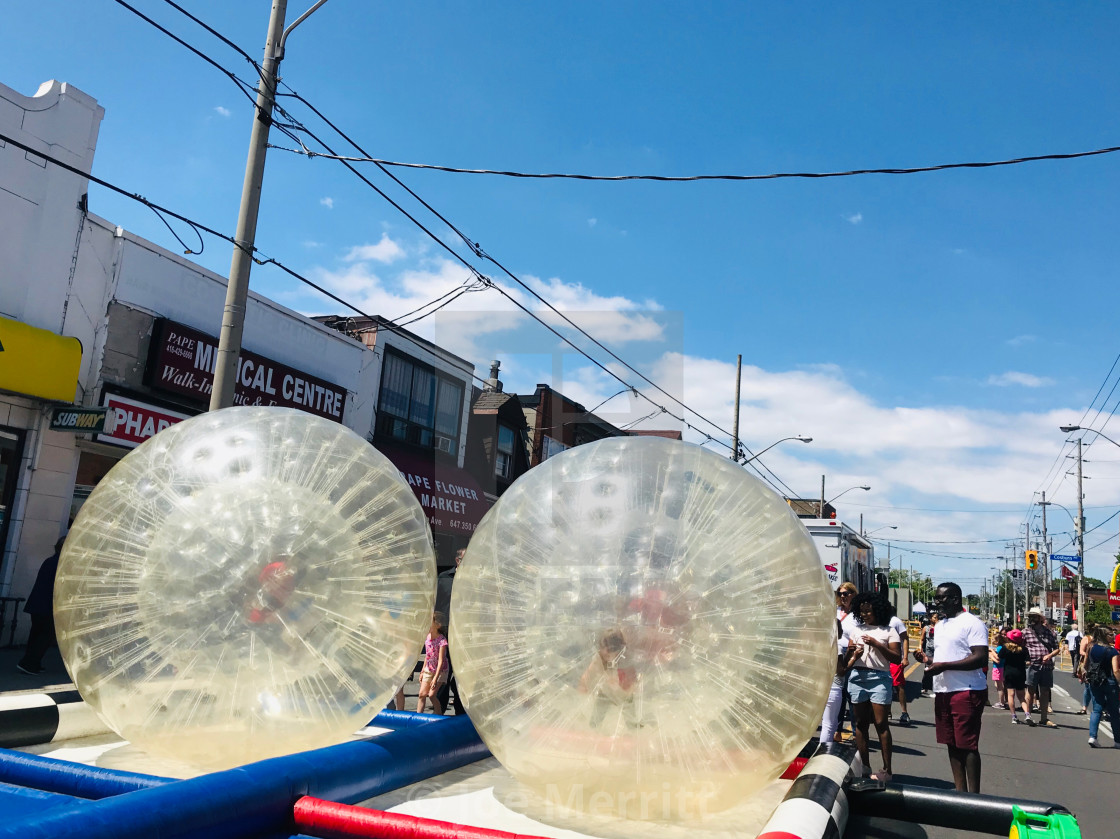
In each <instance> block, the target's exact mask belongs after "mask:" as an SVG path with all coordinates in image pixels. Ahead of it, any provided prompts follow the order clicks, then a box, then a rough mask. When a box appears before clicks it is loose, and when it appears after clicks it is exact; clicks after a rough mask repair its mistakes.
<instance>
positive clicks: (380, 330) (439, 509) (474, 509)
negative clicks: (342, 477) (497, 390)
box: [316, 316, 493, 570]
mask: <svg viewBox="0 0 1120 839" xmlns="http://www.w3.org/2000/svg"><path fill="white" fill-rule="evenodd" d="M316 320H317V321H319V322H320V323H322V324H324V325H327V326H330V327H331V328H333V329H337V330H340V331H341V332H342V333H343V334H345V335H348V336H350V337H352V338H355V339H357V340H358V341H360V342H361V344H362V346H364V347H365V348H366V349H367V350H368V351H369V352H370V355H372V356H373V362H372V363H373V367H374V371H375V372H374V378H375V380H376V382H377V387H376V394H377V397H376V405H375V408H374V416H373V427H372V433H371V435H370V440H371V441H372V442H373V444H374V446H376V447H377V449H378V450H379V451H380V452H381V453H382V454H384V455H385V456H386V457H388V458H389V459H390V460H391V461H392V462H393V464H394V465H395V466H396V467H397V468H398V469H399V470H400V471H401V474H402V475H404V477H405V479H406V480H407V481H408V482H409V484H410V485H411V486H412V491H413V493H414V494H415V495H416V498H417V500H419V501H420V505H421V506H422V507H423V508H424V512H425V513H427V515H428V523H429V524H430V525H431V528H432V537H433V539H434V541H435V546H436V561H437V563H438V565H439V567H440V569H441V570H442V569H446V568H450V567H452V566H453V565H454V562H455V552H456V551H457V550H459V549H460V548H465V547H466V546H467V543H468V542H469V541H470V538H471V534H472V533H474V530H475V527H477V526H478V523H479V521H480V520H481V519H482V516H483V515H484V514H485V513H486V511H487V510H488V509H489V508H490V505H491V503H492V501H493V498H492V497H487V495H486V492H485V491H484V490H483V488H482V486H481V485H480V484H479V482H478V480H477V479H476V475H475V474H474V473H472V471H471V470H470V469H469V468H467V446H468V429H469V422H470V419H471V392H472V384H471V382H472V379H473V378H474V365H473V364H472V363H471V362H469V361H467V360H466V359H465V358H461V357H460V356H457V355H455V354H454V353H452V352H449V351H448V350H446V349H444V348H442V347H440V346H438V345H436V344H433V343H432V342H431V341H428V340H426V339H424V338H421V337H420V336H419V335H416V334H414V333H412V332H409V331H408V330H407V329H402V328H401V327H399V326H397V325H396V324H394V323H393V322H392V321H389V320H387V319H386V318H381V317H341V316H323V317H317V318H316Z"/></svg>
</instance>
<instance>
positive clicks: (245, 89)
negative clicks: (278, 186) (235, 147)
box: [113, 0, 303, 146]
mask: <svg viewBox="0 0 1120 839" xmlns="http://www.w3.org/2000/svg"><path fill="white" fill-rule="evenodd" d="M113 2H115V3H116V4H117V5H118V6H121V7H122V8H125V9H127V10H128V11H130V12H132V14H134V15H136V16H137V17H138V18H140V19H141V20H143V21H144V22H145V23H147V24H149V25H151V26H153V27H155V28H156V29H158V30H159V31H160V32H162V33H163V34H164V35H166V36H167V37H168V38H171V39H172V40H173V41H175V42H176V43H177V44H179V45H180V46H182V47H185V48H186V49H188V50H190V51H191V52H192V53H194V54H195V55H196V56H198V57H199V58H201V59H202V60H203V61H205V62H206V63H207V64H209V65H210V66H211V67H213V68H215V69H216V70H217V71H218V72H219V73H221V74H222V75H223V76H226V77H227V78H228V79H229V80H230V81H231V82H233V83H234V84H235V85H236V86H237V89H238V90H240V91H241V93H242V94H243V95H244V96H245V97H246V98H247V99H248V100H249V102H251V103H252V105H253V108H254V109H255V110H256V111H257V116H258V118H260V119H265V120H269V121H270V122H271V124H272V125H273V127H275V128H277V129H278V130H279V131H280V133H282V134H284V135H285V136H286V137H288V138H289V139H290V140H292V141H294V142H296V143H299V144H300V145H301V146H302V145H303V143H302V142H301V141H300V139H299V137H298V136H296V135H295V134H294V133H292V131H291V128H292V127H293V126H289V125H284V124H283V123H277V122H275V121H271V117H270V115H268V114H266V113H265V112H264V110H263V109H262V108H261V107H260V106H259V105H257V99H256V95H255V94H256V88H255V87H254V86H253V85H251V84H250V83H249V82H247V81H245V80H244V79H242V78H240V77H239V76H238V75H237V74H236V73H233V72H231V71H230V70H227V69H226V68H225V67H223V66H222V65H221V64H219V63H218V62H217V61H215V60H214V59H213V58H211V57H210V56H208V55H207V54H206V53H204V52H203V51H202V50H200V49H198V48H197V47H194V46H192V45H190V44H188V43H187V42H186V41H184V40H183V39H182V38H180V37H179V36H178V35H176V34H175V33H174V32H172V31H171V30H169V29H167V28H166V27H164V26H161V25H160V24H159V23H157V22H156V21H154V20H153V19H152V18H150V17H148V16H147V15H145V14H144V13H143V12H141V11H140V10H139V9H137V8H135V7H134V6H131V5H129V4H128V3H126V2H125V0H113ZM164 2H168V0H164ZM170 5H172V6H175V8H177V9H179V11H181V12H183V14H186V15H187V16H188V17H189V18H191V20H193V21H194V22H195V23H197V24H199V25H200V26H202V27H204V28H205V29H206V30H207V31H209V32H211V33H212V34H214V35H216V36H217V37H219V38H221V39H222V40H223V41H224V42H225V43H227V44H229V45H230V46H232V47H233V48H234V49H235V50H237V51H238V52H239V53H241V55H243V56H244V57H245V58H246V59H247V60H248V61H249V63H250V64H252V65H253V67H254V68H255V69H256V71H257V74H258V75H259V76H260V79H261V83H262V84H263V83H264V80H265V77H264V74H263V71H262V69H261V67H260V65H259V64H257V62H255V61H253V59H252V58H250V57H249V55H248V53H246V52H245V51H244V50H242V49H241V48H240V47H238V46H237V45H236V44H234V43H233V42H232V41H230V40H228V39H227V38H225V37H224V36H222V35H220V34H219V33H218V32H216V31H215V30H213V29H211V28H210V27H209V26H207V25H206V24H204V23H202V21H200V20H198V18H196V17H194V16H193V15H191V14H189V13H188V12H186V11H184V10H183V9H181V8H180V7H179V6H177V5H176V4H174V3H170ZM270 98H271V99H272V100H273V101H274V102H275V99H276V91H275V90H273V91H271V93H270ZM295 127H298V126H295Z"/></svg>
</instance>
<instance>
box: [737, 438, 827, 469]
mask: <svg viewBox="0 0 1120 839" xmlns="http://www.w3.org/2000/svg"><path fill="white" fill-rule="evenodd" d="M786 440H800V441H801V442H802V443H812V442H813V438H812V437H802V436H801V435H800V434H799V435H797V436H796V437H783V438H782V439H781V440H777V441H775V442H773V443H771V444H770V445H769V446H767V447H766V448H764V449H763V450H762V451H760V452H756V453H755V454H752V455H751V456H750V457H748V458H747V459H746V460H744V461H741V462H742V464H743V465H744V466H746V465H747V464H748V463H750V462H751V461H752V460H754V459H756V458H759V457H762V455H764V454H766V453H767V452H768V451H770V449H772V448H774V446H776V445H778V443H784V442H785V441H786Z"/></svg>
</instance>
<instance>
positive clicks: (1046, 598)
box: [1039, 490, 1051, 617]
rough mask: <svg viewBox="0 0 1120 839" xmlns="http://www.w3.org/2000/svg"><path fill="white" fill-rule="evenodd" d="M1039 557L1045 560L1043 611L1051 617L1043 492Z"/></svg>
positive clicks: (1049, 576) (1044, 497)
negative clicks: (1041, 544)
mask: <svg viewBox="0 0 1120 839" xmlns="http://www.w3.org/2000/svg"><path fill="white" fill-rule="evenodd" d="M1039 556H1040V557H1042V558H1043V609H1044V610H1045V612H1046V617H1049V616H1051V610H1049V581H1051V574H1049V549H1048V548H1047V547H1046V491H1045V490H1044V491H1043V550H1042V551H1039Z"/></svg>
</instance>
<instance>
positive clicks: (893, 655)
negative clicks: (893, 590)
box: [848, 592, 902, 781]
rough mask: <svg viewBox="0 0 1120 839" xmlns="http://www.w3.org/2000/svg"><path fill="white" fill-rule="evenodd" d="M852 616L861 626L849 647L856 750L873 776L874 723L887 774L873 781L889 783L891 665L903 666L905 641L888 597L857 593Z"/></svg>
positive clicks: (866, 772) (878, 773) (877, 773)
mask: <svg viewBox="0 0 1120 839" xmlns="http://www.w3.org/2000/svg"><path fill="white" fill-rule="evenodd" d="M852 614H853V615H854V616H855V618H856V624H857V627H856V630H855V631H854V632H852V635H851V646H850V647H849V648H848V666H849V668H850V670H849V673H848V692H849V693H850V694H851V697H852V711H853V712H854V714H855V722H856V724H855V735H856V748H857V749H858V750H859V756H860V758H861V759H862V760H863V771H864V774H865V775H866V774H869V773H870V771H871V767H870V763H869V757H868V750H867V731H868V728H869V727H870V725H871V723H872V721H874V723H875V732H876V733H877V734H878V735H879V751H880V752H881V753H882V755H883V771H881V772H876V773H875V774H874V775H871V778H872V779H873V780H876V781H889V780H890V779H891V751H892V747H893V742H892V739H891V727H890V722H889V721H888V719H889V715H890V710H891V687H892V685H891V669H890V666H891V664H900V663H902V639H900V638H899V637H898V633H897V632H895V631H894V630H893V629H891V628H890V626H888V624H889V623H890V619H891V607H890V604H889V603H888V602H887V600H886V598H884V597H881V596H880V595H878V594H872V593H870V592H865V593H863V594H857V595H856V596H855V597H854V598H852Z"/></svg>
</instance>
